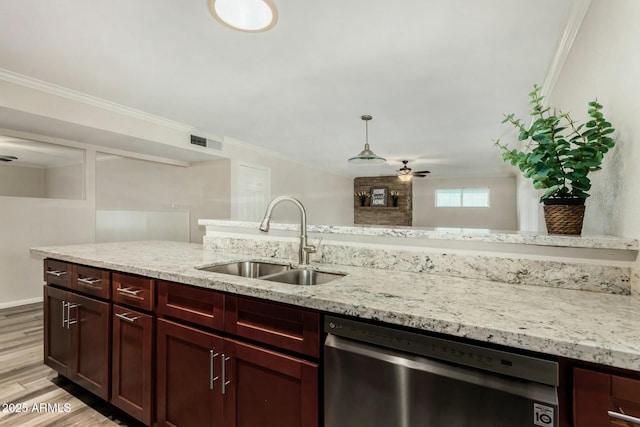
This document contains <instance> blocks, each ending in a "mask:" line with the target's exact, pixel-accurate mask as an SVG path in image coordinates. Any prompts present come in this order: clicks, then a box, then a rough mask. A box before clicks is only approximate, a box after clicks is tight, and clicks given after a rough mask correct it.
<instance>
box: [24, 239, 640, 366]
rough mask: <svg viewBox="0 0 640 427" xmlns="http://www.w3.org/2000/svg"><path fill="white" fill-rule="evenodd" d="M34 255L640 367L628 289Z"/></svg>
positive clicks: (148, 250)
mask: <svg viewBox="0 0 640 427" xmlns="http://www.w3.org/2000/svg"><path fill="white" fill-rule="evenodd" d="M32 254H33V255H34V256H40V257H52V258H57V259H61V260H66V261H70V262H76V263H80V264H86V265H93V266H96V267H102V268H109V269H114V270H119V271H124V272H129V273H134V274H140V275H144V276H149V277H154V278H159V279H164V280H171V281H175V282H180V283H186V284H191V285H194V286H199V287H204V288H210V289H215V290H219V291H225V292H231V293H234V294H239V295H248V296H254V297H258V298H263V299H267V300H272V301H279V302H284V303H288V304H294V305H298V306H302V307H308V308H312V309H317V310H322V311H325V312H330V313H334V314H344V315H350V316H356V317H361V318H367V319H375V320H379V321H382V322H387V323H391V324H396V325H403V326H408V327H413V328H417V329H421V330H425V331H432V332H438V333H444V334H449V335H453V336H458V337H466V338H470V339H474V340H478V341H481V342H491V343H497V344H502V345H506V346H509V347H515V348H520V349H526V350H532V351H537V352H542V353H547V354H552V355H558V356H564V357H568V358H574V359H578V360H584V361H588V362H595V363H600V364H604V365H609V366H616V367H620V368H626V369H632V370H636V371H639V370H640V334H639V333H638V331H640V310H638V301H637V299H636V298H633V297H629V296H622V295H611V294H603V293H595V292H583V291H574V290H567V289H554V288H541V287H535V286H522V285H509V284H504V283H498V282H492V281H485V280H475V279H462V278H457V277H446V276H440V275H431V274H420V273H412V272H400V271H397V272H390V271H389V270H379V269H371V268H361V267H347V266H338V265H329V264H316V265H315V266H312V267H315V268H318V267H320V268H322V269H323V270H326V271H339V272H343V273H347V276H345V277H342V278H340V279H338V280H335V281H333V282H329V283H326V284H323V285H318V286H293V285H287V284H282V283H277V282H268V281H265V280H260V279H247V278H242V277H236V276H230V275H224V274H217V273H210V272H205V271H200V270H196V269H195V268H194V267H195V266H203V265H211V264H217V263H225V262H230V261H236V260H242V259H246V258H247V257H246V256H244V257H243V256H238V255H232V254H224V253H216V252H210V251H206V250H203V247H202V246H201V245H197V244H187V243H175V242H127V243H103V244H89V245H75V246H61V247H46V248H34V249H32Z"/></svg>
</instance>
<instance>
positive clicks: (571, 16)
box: [541, 0, 591, 101]
mask: <svg viewBox="0 0 640 427" xmlns="http://www.w3.org/2000/svg"><path fill="white" fill-rule="evenodd" d="M590 5H591V0H573V1H572V2H571V4H570V5H569V7H568V10H567V25H566V26H565V29H564V32H563V33H562V37H561V38H560V40H559V42H558V47H557V48H556V51H555V54H554V56H553V59H552V60H551V64H549V68H548V69H547V74H546V76H545V79H544V82H543V83H542V90H541V93H542V95H543V96H544V97H545V101H546V100H548V97H549V95H550V94H551V92H553V89H554V87H555V85H556V82H557V81H558V77H559V76H560V73H561V72H562V68H563V67H564V64H565V62H566V61H567V57H568V56H569V52H570V51H571V47H572V46H573V42H574V41H575V39H576V37H577V35H578V32H579V31H580V27H581V26H582V22H583V21H584V17H585V16H586V14H587V11H588V10H589V6H590Z"/></svg>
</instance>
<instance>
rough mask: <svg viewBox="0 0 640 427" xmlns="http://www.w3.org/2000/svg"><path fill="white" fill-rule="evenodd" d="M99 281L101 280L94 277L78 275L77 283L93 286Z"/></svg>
mask: <svg viewBox="0 0 640 427" xmlns="http://www.w3.org/2000/svg"><path fill="white" fill-rule="evenodd" d="M100 282H102V279H96V278H94V277H86V278H85V277H78V283H80V284H82V285H89V286H95V285H96V284H98V283H100Z"/></svg>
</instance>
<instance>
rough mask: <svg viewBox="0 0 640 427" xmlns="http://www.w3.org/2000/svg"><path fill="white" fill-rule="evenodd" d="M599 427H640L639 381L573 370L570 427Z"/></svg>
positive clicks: (606, 373)
mask: <svg viewBox="0 0 640 427" xmlns="http://www.w3.org/2000/svg"><path fill="white" fill-rule="evenodd" d="M634 419H635V420H636V421H635V422H634V421H633V420H634ZM603 426H611V427H614V426H615V427H640V379H637V378H628V377H625V376H622V375H619V374H611V373H608V372H600V371H595V370H591V369H582V368H574V369H573V427H603Z"/></svg>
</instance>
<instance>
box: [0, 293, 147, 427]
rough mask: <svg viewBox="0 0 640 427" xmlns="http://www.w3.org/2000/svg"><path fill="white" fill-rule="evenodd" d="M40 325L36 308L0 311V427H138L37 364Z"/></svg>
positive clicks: (40, 361) (39, 311) (39, 361)
mask: <svg viewBox="0 0 640 427" xmlns="http://www.w3.org/2000/svg"><path fill="white" fill-rule="evenodd" d="M42 319H43V310H42V304H30V305H25V306H20V307H14V308H8V309H3V310H0V426H11V427H18V426H19V427H23V426H24V427H35V426H65V427H67V426H82V427H84V426H131V427H140V426H142V424H140V423H139V422H137V421H136V420H134V419H132V418H131V417H129V416H127V415H126V414H124V413H123V412H121V411H119V410H118V409H117V408H115V407H113V406H112V405H110V404H108V403H105V402H103V401H102V400H101V399H99V398H97V397H96V396H94V395H93V394H91V393H89V392H88V391H86V390H84V389H82V388H81V387H79V386H77V385H75V384H73V383H71V382H70V381H68V380H66V379H65V378H63V377H58V375H57V373H56V372H55V371H53V370H52V369H50V368H49V367H48V366H45V365H44V364H43V351H44V350H43V336H42V334H43V324H42ZM19 410H21V411H22V412H18V411H19Z"/></svg>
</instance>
